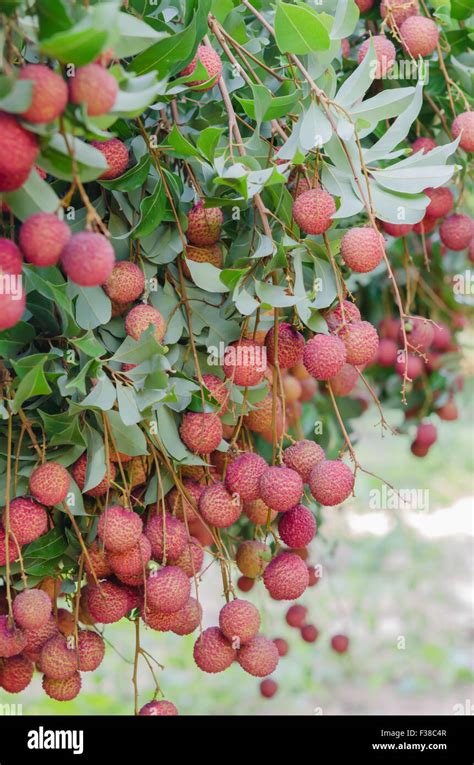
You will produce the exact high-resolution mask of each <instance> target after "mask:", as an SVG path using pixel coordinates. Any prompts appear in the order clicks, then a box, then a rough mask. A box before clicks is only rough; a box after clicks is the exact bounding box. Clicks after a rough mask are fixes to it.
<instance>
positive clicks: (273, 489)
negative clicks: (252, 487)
mask: <svg viewBox="0 0 474 765" xmlns="http://www.w3.org/2000/svg"><path fill="white" fill-rule="evenodd" d="M302 496H303V481H302V478H301V476H300V474H299V473H297V472H296V470H292V469H291V468H288V467H267V468H266V470H264V472H263V473H262V475H261V478H260V497H261V499H263V501H264V502H265V504H266V505H268V507H271V508H272V510H276V511H277V512H279V513H284V512H285V511H286V510H289V509H290V507H294V506H295V505H297V504H298V502H299V501H300V499H301V497H302Z"/></svg>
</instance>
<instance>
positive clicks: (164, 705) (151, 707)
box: [138, 699, 179, 717]
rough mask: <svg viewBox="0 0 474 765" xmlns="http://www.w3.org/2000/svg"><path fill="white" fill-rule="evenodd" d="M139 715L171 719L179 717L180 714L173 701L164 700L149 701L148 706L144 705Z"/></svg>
mask: <svg viewBox="0 0 474 765" xmlns="http://www.w3.org/2000/svg"><path fill="white" fill-rule="evenodd" d="M138 714H139V715H141V716H142V717H155V716H159V717H162V716H166V717H171V716H173V715H178V714H179V712H178V710H177V709H176V707H175V705H174V704H172V703H171V701H165V700H164V699H162V700H161V701H149V702H148V704H144V705H143V706H142V708H141V709H140V711H139V713H138Z"/></svg>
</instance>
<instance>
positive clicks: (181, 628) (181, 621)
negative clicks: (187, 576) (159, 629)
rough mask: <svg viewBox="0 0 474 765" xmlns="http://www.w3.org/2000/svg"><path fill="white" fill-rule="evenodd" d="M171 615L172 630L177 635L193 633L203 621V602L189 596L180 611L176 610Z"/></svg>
mask: <svg viewBox="0 0 474 765" xmlns="http://www.w3.org/2000/svg"><path fill="white" fill-rule="evenodd" d="M169 617H170V625H171V631H172V632H174V633H175V635H191V633H193V632H194V631H195V630H196V629H197V628H198V627H199V624H200V623H201V619H202V607H201V604H200V603H199V601H197V600H196V598H189V599H188V600H187V601H186V603H185V604H184V606H183V607H182V608H180V609H179V611H174V612H173V613H172V614H169Z"/></svg>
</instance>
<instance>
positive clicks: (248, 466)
mask: <svg viewBox="0 0 474 765" xmlns="http://www.w3.org/2000/svg"><path fill="white" fill-rule="evenodd" d="M267 467H268V466H267V463H266V462H265V460H264V459H263V457H261V456H260V455H259V454H255V453H254V452H246V453H244V454H241V455H239V457H237V458H236V459H235V460H232V462H231V463H230V464H229V465H228V467H227V471H226V475H225V485H226V488H227V490H228V491H229V492H230V493H231V494H238V495H239V496H240V498H241V499H242V500H244V501H245V502H248V501H251V500H254V499H259V497H260V478H261V476H262V473H263V472H264V470H266V469H267Z"/></svg>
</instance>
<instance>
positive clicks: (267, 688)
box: [260, 677, 278, 699]
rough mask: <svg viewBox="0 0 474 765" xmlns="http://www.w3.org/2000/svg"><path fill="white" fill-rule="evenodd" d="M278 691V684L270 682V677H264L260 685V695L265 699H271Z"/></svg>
mask: <svg viewBox="0 0 474 765" xmlns="http://www.w3.org/2000/svg"><path fill="white" fill-rule="evenodd" d="M277 690H278V683H276V682H275V680H272V678H271V677H266V678H265V680H262V682H261V683H260V693H261V694H262V696H263V697H264V698H265V699H271V698H272V697H273V696H274V695H275V693H276V692H277Z"/></svg>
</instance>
